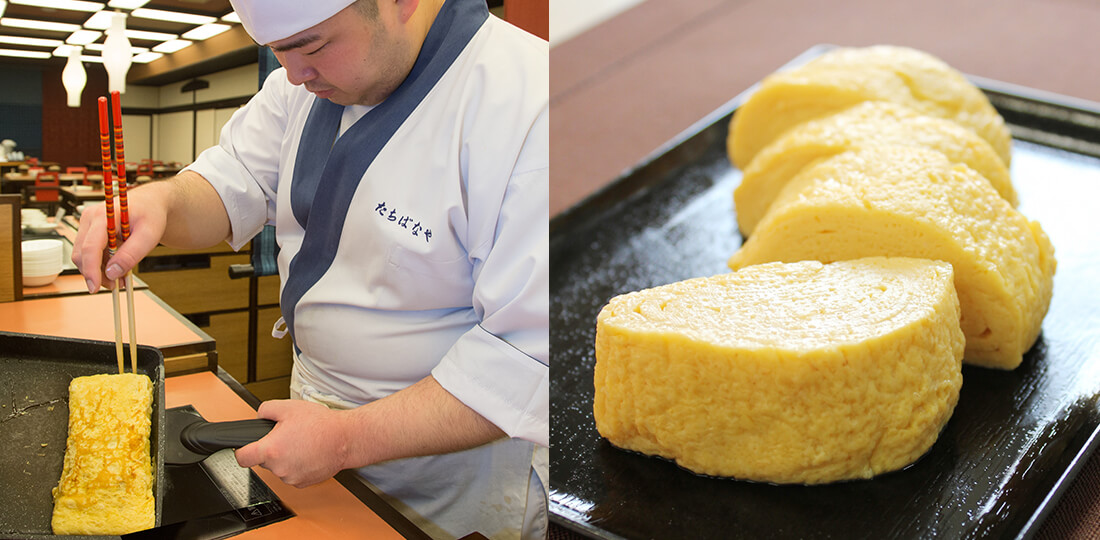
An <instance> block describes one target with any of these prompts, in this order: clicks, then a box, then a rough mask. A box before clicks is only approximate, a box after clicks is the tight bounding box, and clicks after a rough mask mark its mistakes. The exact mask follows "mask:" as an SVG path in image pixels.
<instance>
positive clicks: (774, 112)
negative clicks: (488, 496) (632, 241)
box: [728, 45, 1012, 170]
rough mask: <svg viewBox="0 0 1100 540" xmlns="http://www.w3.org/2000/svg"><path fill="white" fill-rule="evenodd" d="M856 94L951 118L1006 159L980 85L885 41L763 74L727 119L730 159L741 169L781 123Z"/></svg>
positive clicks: (1006, 145)
mask: <svg viewBox="0 0 1100 540" xmlns="http://www.w3.org/2000/svg"><path fill="white" fill-rule="evenodd" d="M863 101H891V102H894V103H899V104H902V105H905V106H907V107H909V108H911V109H913V110H915V111H917V112H919V113H921V114H925V115H928V116H935V117H939V118H946V119H948V120H952V121H955V122H957V123H958V124H960V125H962V126H964V127H966V128H969V129H971V130H973V131H974V132H975V133H977V134H978V136H980V137H981V138H983V139H985V140H986V141H987V142H989V144H990V146H992V147H993V149H994V150H995V151H996V152H997V155H999V156H1000V157H1001V159H1002V160H1003V161H1004V163H1005V166H1008V164H1009V163H1010V160H1011V142H1012V137H1011V135H1010V134H1009V131H1008V128H1007V127H1005V124H1004V119H1003V118H1001V116H1000V115H999V114H998V113H997V111H996V110H995V109H994V108H993V106H992V105H991V104H990V103H989V99H988V98H986V96H985V94H983V93H982V91H981V90H979V89H978V88H977V87H976V86H974V85H973V84H972V83H971V82H970V81H968V80H966V78H965V77H964V76H963V75H962V74H961V73H959V72H958V71H956V70H955V69H953V68H951V67H950V66H948V65H947V64H946V63H944V62H943V61H941V60H939V59H938V58H936V57H934V56H932V55H929V54H927V53H924V52H921V51H917V50H914V49H909V48H905V47H895V46H889V45H878V46H874V47H866V48H841V49H835V50H832V51H829V52H828V53H826V54H824V55H822V56H820V57H818V58H815V59H814V60H812V61H810V62H808V63H806V64H805V65H802V66H800V67H797V68H794V69H791V70H789V71H781V72H777V73H773V74H771V75H769V76H768V77H766V78H764V80H763V81H761V83H760V87H759V89H757V90H756V91H755V92H754V93H753V94H752V95H751V96H749V98H748V99H747V100H746V101H745V103H744V104H743V105H742V106H741V107H740V108H739V109H738V110H737V112H736V113H735V114H734V116H733V119H732V121H731V123H730V134H729V139H728V145H729V153H730V156H732V159H733V163H734V164H735V165H737V167H738V168H740V169H742V170H744V169H745V168H746V167H748V165H749V163H751V162H752V160H753V158H754V157H755V156H756V154H757V153H758V152H760V151H761V150H763V149H764V147H766V146H767V145H768V143H770V142H772V141H773V140H775V139H776V138H777V137H779V136H780V135H781V134H783V132H785V131H787V130H788V129H790V128H792V127H794V126H796V125H798V124H801V123H802V122H806V121H808V120H813V119H815V118H820V117H822V116H825V115H827V114H830V113H834V112H837V111H840V110H842V109H847V108H848V107H851V106H853V105H855V104H857V103H860V102H863Z"/></svg>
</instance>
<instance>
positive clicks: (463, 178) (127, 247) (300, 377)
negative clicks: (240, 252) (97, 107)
mask: <svg viewBox="0 0 1100 540" xmlns="http://www.w3.org/2000/svg"><path fill="white" fill-rule="evenodd" d="M233 7H234V9H235V10H236V12H237V14H238V15H240V17H241V21H242V23H243V24H244V27H245V29H246V30H247V31H248V32H249V34H250V35H251V36H252V37H253V39H255V40H256V42H258V43H260V44H261V45H265V46H268V47H270V48H271V50H272V51H273V52H274V54H275V56H276V58H278V60H279V62H280V63H281V65H282V66H283V67H282V68H280V69H278V70H276V71H274V72H273V73H272V74H271V75H270V76H269V77H268V78H267V79H266V81H265V82H264V84H263V85H262V89H261V90H260V91H259V92H258V93H257V94H256V96H254V97H253V99H252V100H250V101H249V103H248V104H247V105H245V106H244V107H243V108H241V109H240V110H239V111H237V112H236V113H235V114H234V115H233V117H232V118H231V119H230V120H229V122H228V123H227V124H226V125H225V127H224V128H223V130H222V133H221V139H220V143H219V144H218V145H217V146H214V147H212V148H209V149H207V150H206V151H204V152H203V153H202V154H201V155H200V156H199V157H198V159H196V161H195V162H194V163H192V164H191V165H190V166H188V167H187V168H186V169H185V170H184V171H183V172H181V173H180V174H179V175H178V176H176V177H174V178H172V179H171V180H168V181H163V182H154V183H151V184H149V185H147V186H143V187H140V188H137V189H135V190H133V191H132V192H131V194H130V218H131V223H132V227H133V233H132V235H131V237H130V238H129V240H127V242H126V243H125V244H124V245H123V246H122V247H121V248H120V249H119V251H118V252H117V253H116V254H115V255H114V256H111V257H109V258H108V257H106V256H105V254H104V246H105V245H106V233H105V229H106V226H105V219H106V218H105V215H104V212H103V211H102V207H99V208H92V209H90V210H88V211H86V212H85V213H84V215H83V216H82V217H81V224H80V232H79V235H78V238H77V240H76V242H75V248H74V253H73V260H74V262H76V264H77V265H78V266H79V267H80V269H81V272H82V273H83V274H84V276H85V277H86V278H87V281H88V287H89V290H98V288H99V286H100V283H103V282H104V280H105V279H115V278H118V277H119V276H121V275H123V274H124V273H125V272H126V271H128V270H129V269H131V268H133V267H134V266H135V265H136V264H137V262H138V261H139V260H140V259H141V258H142V257H144V256H145V255H146V254H148V252H149V251H151V250H152V249H153V247H155V246H156V245H157V243H164V244H165V245H169V246H174V247H182V248H199V247H205V246H211V245H215V244H217V243H218V242H221V241H228V242H229V244H230V245H232V246H233V248H234V249H239V248H240V247H242V246H245V245H246V244H247V243H248V242H249V240H250V239H251V238H252V237H253V236H254V235H255V234H257V233H258V232H259V231H260V230H261V229H262V227H263V226H264V225H265V224H273V225H275V228H276V238H277V241H278V244H279V246H280V248H281V250H280V252H279V256H278V266H279V274H280V276H281V280H282V289H281V302H280V303H281V307H282V314H283V318H282V320H281V321H280V324H278V325H276V329H275V330H274V333H275V334H276V336H279V335H282V334H284V333H288V334H289V335H290V337H291V338H292V339H293V344H294V367H293V372H292V380H291V395H292V397H294V398H297V399H291V400H279V401H268V402H265V403H264V404H263V405H262V406H261V407H260V410H259V416H261V417H263V418H269V419H272V420H275V421H277V425H276V427H275V428H274V429H273V430H272V431H271V433H270V434H269V435H267V436H266V437H264V438H263V439H261V440H259V441H257V442H255V443H253V444H251V445H248V446H246V447H244V448H241V449H239V450H238V451H237V460H238V462H239V463H240V465H242V466H246V467H248V466H254V465H260V466H263V467H266V468H268V469H270V470H271V471H272V472H273V473H275V474H277V475H278V476H279V477H281V478H282V479H283V480H284V481H286V482H287V483H290V484H292V485H296V486H307V485H310V484H314V483H316V482H320V481H322V480H325V479H327V478H330V477H331V476H332V475H333V474H335V473H336V472H338V471H340V470H342V469H347V468H355V469H357V470H358V472H359V473H360V474H361V475H362V476H363V477H364V478H366V479H367V480H368V481H369V482H371V483H372V484H373V485H374V486H376V487H377V488H378V489H379V490H381V491H382V492H383V493H384V494H385V496H386V497H387V498H388V499H389V500H390V502H392V503H393V504H394V505H395V506H397V507H398V508H399V509H400V510H402V511H403V512H404V513H406V515H407V516H408V517H410V519H412V520H413V521H414V523H416V524H417V525H419V526H420V527H421V528H423V529H425V530H426V531H427V532H429V533H430V534H431V535H432V536H434V537H438V538H455V537H461V536H464V535H466V534H469V533H470V532H474V531H477V532H480V533H482V534H485V535H486V536H490V537H493V538H519V537H522V538H543V537H545V536H546V527H547V502H546V500H547V488H546V486H547V483H546V482H547V479H548V477H547V462H548V456H547V445H548V439H549V419H548V415H549V403H548V387H549V367H548V366H549V350H548V349H549V345H548V341H549V336H548V333H549V330H548V328H549V281H548V273H549V264H548V256H549V255H548V238H549V234H548V210H549V209H548V199H549V164H548V161H549V140H548V138H549V129H548V122H549V106H548V99H549V98H548V95H549V54H548V51H549V49H548V45H547V43H546V42H545V41H543V40H541V39H538V38H535V37H534V36H531V35H530V34H527V33H525V32H523V31H521V30H519V29H517V28H515V27H513V26H511V25H509V24H507V23H505V22H503V21H501V20H499V19H497V18H496V17H494V16H490V15H489V13H488V10H487V8H486V6H485V3H484V0H446V2H443V1H442V0H419V1H418V0H308V1H302V0H233Z"/></svg>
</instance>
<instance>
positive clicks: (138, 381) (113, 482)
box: [51, 373, 156, 535]
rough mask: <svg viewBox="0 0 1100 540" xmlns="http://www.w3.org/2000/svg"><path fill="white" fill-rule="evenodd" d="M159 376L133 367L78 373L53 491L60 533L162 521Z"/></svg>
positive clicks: (101, 531) (136, 527)
mask: <svg viewBox="0 0 1100 540" xmlns="http://www.w3.org/2000/svg"><path fill="white" fill-rule="evenodd" d="M152 409H153V382H152V381H151V380H150V379H149V377H147V376H145V375H140V374H134V373H124V374H112V375H90V376H86V377H76V378H74V379H73V380H72V382H71V383H70V384H69V436H68V439H67V441H66V447H65V465H64V469H63V470H62V473H61V481H60V482H59V483H58V486H57V487H56V488H54V490H53V496H54V507H53V518H52V521H51V525H52V527H53V532H54V534H81V535H118V534H126V533H131V532H135V531H141V530H145V529H149V528H152V527H154V526H155V525H156V505H155V501H154V498H153V466H152V457H151V455H150V441H149V436H150V433H151V430H152V417H151V415H152Z"/></svg>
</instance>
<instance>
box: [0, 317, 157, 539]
mask: <svg viewBox="0 0 1100 540" xmlns="http://www.w3.org/2000/svg"><path fill="white" fill-rule="evenodd" d="M126 349H127V350H126V370H127V372H129V371H130V360H129V348H126ZM137 356H138V357H137V371H138V373H141V374H144V375H148V376H149V378H150V379H152V381H153V411H152V432H151V437H152V440H151V441H150V445H149V447H150V449H151V452H152V455H151V458H152V463H153V475H154V482H155V483H154V487H153V489H154V493H153V496H154V497H155V499H156V501H155V506H156V523H157V525H158V526H159V525H160V524H161V516H162V514H163V512H162V504H163V500H164V493H165V489H166V486H165V482H166V480H165V464H164V455H165V411H164V356H163V355H162V354H161V352H160V351H159V350H157V349H155V348H153V347H147V346H139V347H138V355H137ZM98 373H118V362H117V360H116V357H115V345H114V343H113V342H106V341H91V340H84V339H68V338H59V337H52V336H40V335H32V334H16V333H9V332H0V486H3V489H0V538H16V539H23V538H26V539H34V538H47V537H54V535H53V533H52V530H51V528H50V519H51V517H52V515H53V494H52V489H53V488H54V487H56V486H57V484H58V481H59V480H60V479H61V470H62V466H63V464H64V458H65V442H66V439H67V437H68V426H69V407H68V399H69V381H71V380H72V379H73V378H75V377H80V376H84V375H95V374H98ZM57 538H80V537H78V536H65V537H57ZM105 538H109V537H105ZM113 538H117V536H116V537H113Z"/></svg>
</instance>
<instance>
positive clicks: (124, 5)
mask: <svg viewBox="0 0 1100 540" xmlns="http://www.w3.org/2000/svg"><path fill="white" fill-rule="evenodd" d="M148 3H149V0H111V1H110V2H107V5H108V6H109V7H113V8H120V9H137V8H139V7H141V6H144V5H145V4H148Z"/></svg>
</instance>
